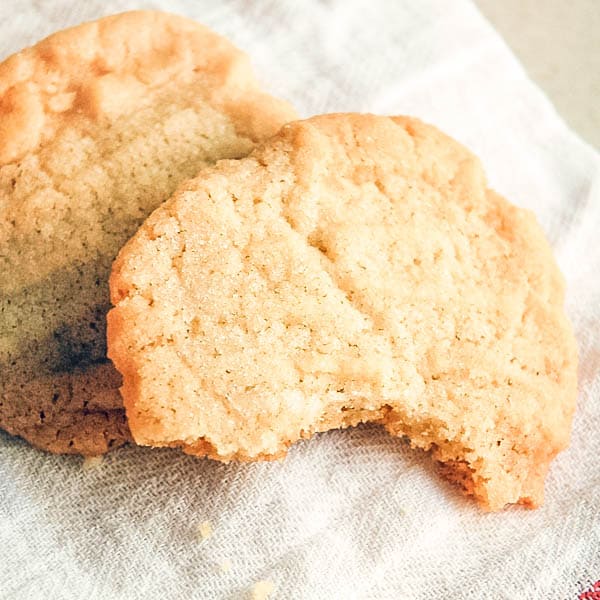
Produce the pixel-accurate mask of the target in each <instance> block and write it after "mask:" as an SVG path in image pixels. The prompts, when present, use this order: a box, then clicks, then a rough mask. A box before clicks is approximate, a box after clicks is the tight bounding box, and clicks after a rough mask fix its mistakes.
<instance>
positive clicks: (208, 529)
mask: <svg viewBox="0 0 600 600" xmlns="http://www.w3.org/2000/svg"><path fill="white" fill-rule="evenodd" d="M198 533H199V534H200V537H201V538H202V539H203V540H206V539H208V538H209V537H210V536H211V535H212V533H213V528H212V523H211V522H210V521H202V523H200V525H198Z"/></svg>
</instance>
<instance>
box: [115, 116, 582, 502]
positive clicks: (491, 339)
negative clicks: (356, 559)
mask: <svg viewBox="0 0 600 600" xmlns="http://www.w3.org/2000/svg"><path fill="white" fill-rule="evenodd" d="M110 288H111V299H112V302H113V304H114V305H115V308H113V309H112V310H111V312H110V313H109V316H108V346H109V356H110V357H111V358H112V359H113V361H114V363H115V365H116V367H117V369H118V370H119V371H120V372H121V373H122V374H123V381H124V383H123V387H122V388H121V391H122V394H123V397H124V400H125V406H126V409H127V416H128V421H129V425H130V427H131V431H132V433H133V436H134V438H135V440H136V441H137V442H138V443H139V444H144V445H150V446H180V447H182V448H183V449H184V450H185V451H186V452H189V453H191V454H198V455H208V456H210V457H212V458H216V459H220V460H230V459H241V460H257V459H262V458H273V457H279V456H282V455H283V454H284V453H285V451H286V450H287V448H288V447H289V446H290V444H292V443H293V442H294V441H296V440H298V439H299V438H306V437H309V436H311V435H312V434H313V433H315V432H318V431H325V430H328V429H332V428H339V427H348V426H352V425H356V424H358V423H361V422H366V421H371V422H375V423H380V424H382V425H384V426H385V427H386V428H387V429H388V431H389V432H391V433H392V434H393V435H398V436H405V437H406V438H408V439H409V440H410V443H411V444H412V445H413V446H414V447H418V448H422V449H424V450H429V451H431V453H432V455H433V457H434V458H435V459H436V460H437V461H439V462H440V463H441V464H442V465H443V468H442V470H443V472H444V474H445V475H446V476H447V477H449V478H450V479H451V480H453V481H455V482H457V483H458V484H459V485H460V486H461V487H462V488H463V489H464V490H465V492H467V493H468V494H472V495H474V496H475V497H476V498H477V499H478V500H479V502H480V503H481V504H482V505H483V506H484V507H486V508H488V509H490V510H497V509H500V508H502V507H503V506H504V505H506V504H508V503H522V504H525V505H529V506H537V505H539V504H540V503H541V502H542V500H543V487H544V477H545V475H546V472H547V469H548V465H549V463H550V461H551V460H552V458H553V457H554V456H555V455H556V454H557V452H559V451H560V450H562V449H563V448H565V447H566V446H567V444H568V440H569V435H570V426H571V418H572V414H573V409H574V403H575V396H576V362H577V356H576V347H575V342H574V338H573V334H572V331H571V327H570V325H569V323H568V321H567V319H566V317H565V314H564V311H563V295H564V292H563V280H562V277H561V275H560V273H559V271H558V268H557V266H556V263H555V261H554V259H553V257H552V253H551V249H550V247H549V245H548V243H547V242H546V240H545V238H544V235H543V233H542V231H541V229H540V227H539V226H538V224H537V222H536V220H535V217H534V216H533V214H532V213H531V212H529V211H527V210H523V209H519V208H516V207H514V206H512V205H511V204H509V203H508V202H507V201H506V200H504V199H503V198H501V197H500V196H499V195H498V194H496V193H494V192H493V191H492V190H490V189H488V187H487V185H486V180H485V176H484V173H483V170H482V167H481V165H480V163H479V161H478V159H477V158H476V157H475V156H473V155H472V154H471V153H470V152H469V151H468V150H467V149H465V148H464V147H463V146H461V145H460V144H458V143H457V142H455V141H454V140H452V139H450V138H449V137H447V136H446V135H444V134H442V133H441V132H439V131H438V130H436V129H435V128H433V127H431V126H428V125H425V124H423V123H421V122H419V121H418V120H415V119H411V118H405V117H393V118H388V117H377V116H371V115H356V114H354V115H353V114H341V115H326V116H320V117H314V118H312V119H308V120H306V121H300V122H294V123H291V124H288V125H286V126H284V127H283V129H282V130H281V131H280V133H279V134H278V135H277V136H275V137H273V138H271V139H270V140H268V141H267V142H265V143H264V144H263V145H261V146H260V147H259V148H257V149H256V150H255V151H254V152H253V153H252V154H251V155H250V156H249V157H247V158H245V159H243V160H241V161H237V162H236V161H222V162H220V163H219V164H218V165H217V166H216V167H213V168H210V169H207V170H205V171H203V172H202V173H201V174H200V176H199V177H197V178H196V179H193V180H191V181H190V182H188V183H186V184H185V185H184V186H182V188H180V189H179V191H178V192H177V193H176V194H175V195H174V196H173V197H172V198H171V199H170V200H169V201H167V202H166V203H165V204H164V205H163V206H161V207H160V208H159V209H157V210H156V211H155V212H154V213H153V214H152V215H151V217H150V218H149V219H148V220H147V221H146V222H145V224H144V225H143V226H142V227H141V229H140V230H139V231H138V232H137V233H136V235H135V236H134V237H133V238H132V239H131V240H130V241H129V242H128V244H127V245H126V246H125V247H124V248H123V249H122V250H121V252H120V254H119V256H118V258H117V260H116V262H115V264H114V266H113V272H112V275H111V279H110Z"/></svg>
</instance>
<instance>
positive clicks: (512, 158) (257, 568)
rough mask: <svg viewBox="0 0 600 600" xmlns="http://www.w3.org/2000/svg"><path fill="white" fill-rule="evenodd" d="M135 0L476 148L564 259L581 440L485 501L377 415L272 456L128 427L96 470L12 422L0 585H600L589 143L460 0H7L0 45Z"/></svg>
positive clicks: (495, 588) (289, 85) (339, 95)
mask: <svg viewBox="0 0 600 600" xmlns="http://www.w3.org/2000/svg"><path fill="white" fill-rule="evenodd" d="M140 7H143V8H161V9H165V10H169V11H171V12H176V13H179V14H182V15H187V16H190V17H193V18H195V19H197V20H199V21H201V22H203V23H205V24H207V25H209V26H210V27H212V28H213V29H215V30H217V31H218V32H220V33H222V34H224V35H226V36H228V37H229V38H231V39H232V40H233V41H234V42H235V43H236V44H237V45H238V46H240V47H241V48H243V49H244V50H246V51H247V52H248V53H249V54H250V55H251V57H252V59H253V62H254V64H255V67H256V69H257V71H258V73H259V76H260V78H261V79H262V81H263V82H264V84H265V87H266V88H267V89H268V90H270V91H272V92H273V93H275V94H276V95H278V96H283V97H286V98H287V99H288V100H290V101H292V102H293V103H294V104H295V105H296V107H297V108H298V110H299V111H300V113H301V114H302V115H304V116H309V115H311V114H315V113H322V112H331V111H372V112H376V113H387V114H390V113H395V114H413V115H416V116H419V117H421V118H423V119H425V120H426V121H429V122H431V123H433V124H435V125H437V126H439V127H440V128H442V129H443V130H445V131H447V132H448V133H449V134H451V135H453V136H454V137H456V138H457V139H459V140H460V141H462V142H464V143H465V144H466V145H467V146H469V147H470V148H471V149H472V150H473V151H474V152H475V153H476V154H478V155H479V156H480V157H481V158H482V161H483V163H484V165H485V167H486V170H487V173H488V176H489V180H490V182H491V185H492V186H493V187H495V188H496V189H497V190H498V191H499V192H501V193H502V194H504V195H506V196H507V197H508V198H509V199H511V200H512V201H513V202H515V203H516V204H519V205H521V206H526V207H528V208H531V209H533V210H534V211H535V212H536V214H537V216H538V218H539V220H540V222H541V224H542V226H543V228H544V229H545V231H546V233H547V234H548V236H549V239H550V241H551V242H552V245H553V246H554V249H555V251H556V255H557V257H558V261H559V263H560V266H561V268H562V269H563V271H564V273H565V276H566V280H567V285H568V296H567V310H568V313H569V315H570V317H571V319H572V321H573V324H574V327H575V330H576V335H577V338H578V341H579V346H580V360H581V368H580V394H579V399H578V408H577V413H576V416H575V422H574V433H573V440H572V444H571V447H570V448H569V449H568V450H567V451H566V452H563V453H562V454H561V455H560V456H559V457H558V459H557V460H556V461H555V462H554V464H553V466H552V468H551V471H550V475H549V477H548V480H547V485H546V503H545V505H544V506H543V507H542V508H540V509H539V510H536V511H528V510H526V509H523V508H511V509H509V510H507V511H505V512H503V513H498V514H485V513H483V512H482V511H481V510H480V509H479V508H478V507H477V506H476V505H475V503H474V502H472V501H469V500H467V499H465V498H464V497H463V496H461V495H460V494H459V493H458V492H457V491H456V490H455V489H454V488H452V487H451V486H450V485H448V484H447V483H445V482H444V481H443V480H441V479H440V478H439V477H438V476H437V474H436V471H435V468H434V467H433V465H432V464H431V461H430V459H429V457H428V456H427V455H426V454H424V453H420V452H415V451H411V450H410V448H408V447H407V445H406V444H405V443H403V442H402V441H401V440H398V439H393V438H391V437H389V436H388V435H386V434H385V433H384V432H383V431H381V430H380V429H378V428H377V427H373V426H365V427H359V428H356V429H353V430H347V431H334V432H329V433H326V434H322V435H319V436H316V437H315V438H314V439H312V440H310V441H307V442H301V443H299V444H296V445H295V446H294V447H293V448H292V450H291V451H290V453H289V456H288V457H287V459H286V460H284V461H282V462H274V463H263V464H243V465H238V464H229V465H224V464H220V463H216V462H213V461H210V460H207V459H202V460H199V459H194V458H191V457H186V456H184V455H182V454H180V453H179V452H176V451H168V450H150V449H143V448H134V447H129V448H124V449H121V450H118V451H115V452H113V453H111V454H109V455H108V456H106V457H105V459H104V460H103V461H102V462H101V464H99V465H95V466H93V468H88V469H84V468H82V460H81V459H80V458H78V457H64V456H50V455H48V454H44V453H42V452H39V451H37V450H34V449H32V448H31V447H29V446H28V445H27V444H25V443H24V442H22V441H19V440H18V439H15V438H12V437H10V436H8V435H6V434H3V433H2V434H0V598H11V599H13V598H27V599H29V598H33V599H35V598H43V599H45V600H52V599H70V598H85V599H87V600H96V599H98V600H99V599H127V600H135V599H138V598H139V599H144V600H151V599H164V598H174V599H180V598H181V599H189V598H201V599H204V598H207V599H212V598H217V599H221V598H223V599H227V600H233V599H237V598H250V597H251V590H252V587H253V585H254V584H255V582H257V581H260V580H268V581H271V582H272V583H273V585H274V591H273V594H272V596H271V598H277V599H340V600H342V599H343V600H347V599H354V598H356V599H363V598H374V599H387V598H389V599H398V598H408V599H416V600H420V599H422V600H425V599H427V600H430V599H431V598H458V599H465V600H466V599H477V600H480V599H485V598H490V599H494V600H497V599H504V598H505V599H510V600H518V599H524V600H525V599H532V598H535V599H576V598H578V597H579V596H580V595H581V597H582V598H586V597H588V596H585V594H589V598H591V597H592V596H591V594H593V593H596V592H595V591H594V590H595V589H600V588H598V587H597V585H598V584H596V588H595V587H594V584H595V582H596V581H597V580H599V579H600V458H599V457H600V433H599V431H598V423H599V422H600V244H599V243H598V233H597V231H598V228H599V227H600V158H599V156H598V154H597V153H596V152H595V151H594V150H593V149H591V148H590V147H589V146H587V145H585V144H584V143H583V142H581V141H580V140H579V139H578V138H577V137H576V136H575V135H574V134H573V133H572V132H570V131H569V130H568V129H567V128H566V127H565V125H564V124H563V122H562V121H561V120H560V118H559V117H558V116H557V115H556V113H555V111H554V109H553V108H552V106H551V105H550V103H549V102H548V100H547V99H546V98H545V97H544V96H543V95H542V93H541V92H540V91H539V90H538V89H537V88H536V87H535V86H534V85H533V84H532V83H531V82H530V81H529V80H528V79H527V77H526V75H525V74H524V72H523V69H522V68H521V66H520V65H519V64H518V63H517V61H516V60H515V59H514V57H513V56H512V55H511V53H510V52H509V50H508V49H507V48H506V46H505V45H504V43H503V42H502V41H501V39H500V38H499V37H498V35H497V34H496V33H495V32H494V30H493V29H492V28H491V27H490V25H488V24H487V23H486V22H485V21H484V20H483V18H482V17H481V16H480V15H479V13H478V12H477V11H476V9H475V8H474V6H473V5H472V4H471V3H470V2H468V1H466V0H453V1H452V2H448V1H447V0H437V1H436V0H419V2H413V1H411V0H396V1H394V2H391V1H390V2H387V1H385V0H379V1H376V0H370V1H368V2H361V1H359V0H329V1H322V2H319V1H317V0H307V1H304V2H295V1H294V0H287V1H273V2H267V1H264V2H246V1H244V0H238V1H233V0H228V1H224V2H210V1H209V0H169V1H166V0H156V1H153V2H145V3H143V4H142V5H140V3H139V2H133V1H128V0H108V1H103V0H88V1H86V2H77V1H75V0H54V1H53V2H42V1H41V0H21V1H20V2H18V3H17V2H10V1H9V2H4V3H1V4H0V54H1V55H2V56H6V55H8V54H9V53H11V52H13V51H16V50H18V49H20V48H21V47H23V46H25V45H28V44H30V43H33V42H35V41H36V40H38V39H40V38H42V37H44V36H45V35H47V34H49V33H51V32H52V31H55V30H57V29H61V28H64V27H65V26H68V25H73V24H76V23H79V22H81V21H84V20H89V19H93V18H96V17H99V16H102V15H104V14H109V13H113V12H119V11H122V10H126V9H130V8H140ZM540 51H543V49H541V50H540ZM0 293H1V290H0ZM203 521H209V522H210V523H211V525H212V530H213V533H212V535H211V536H209V537H207V538H206V539H202V537H201V536H199V534H198V528H199V526H200V524H201V523H202V522H203ZM205 529H206V528H205ZM228 563H229V565H230V568H229V569H228V568H227V567H228ZM586 590H587V591H586Z"/></svg>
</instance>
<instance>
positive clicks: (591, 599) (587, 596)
mask: <svg viewBox="0 0 600 600" xmlns="http://www.w3.org/2000/svg"><path fill="white" fill-rule="evenodd" d="M578 598H579V600H600V579H599V580H598V581H596V583H595V584H594V585H593V586H592V587H591V588H590V589H589V590H587V591H586V592H582V593H581V594H579V596H578Z"/></svg>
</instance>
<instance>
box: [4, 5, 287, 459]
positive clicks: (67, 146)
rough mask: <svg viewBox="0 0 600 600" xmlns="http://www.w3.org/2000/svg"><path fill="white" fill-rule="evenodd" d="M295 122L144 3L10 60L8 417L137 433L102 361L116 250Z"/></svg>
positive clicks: (27, 427)
mask: <svg viewBox="0 0 600 600" xmlns="http://www.w3.org/2000/svg"><path fill="white" fill-rule="evenodd" d="M293 117H294V111H293V110H292V109H291V107H290V106H288V105H287V104H286V103H285V102H282V101H279V100H277V99H275V98H272V97H270V96H268V95H267V94H265V93H263V92H261V90H260V89H259V87H258V84H257V83H256V82H255V80H254V77H253V75H252V70H251V68H250V65H249V61H248V59H247V57H246V56H245V55H244V54H243V53H242V52H240V51H239V50H237V49H236V48H235V47H234V46H232V45H231V44H230V43H229V42H228V41H227V40H225V39H224V38H222V37H220V36H218V35H217V34H215V33H213V32H211V31H210V30H208V29H207V28H205V27H203V26H202V25H199V24H197V23H195V22H193V21H190V20H188V19H184V18H181V17H176V16H174V15H168V14H165V13H159V12H152V11H140V12H132V13H124V14H121V15H116V16H112V17H107V18H104V19H100V20H99V21H95V22H92V23H86V24H83V25H80V26H78V27H75V28H72V29H68V30H65V31H62V32H59V33H57V34H54V35H52V36H50V37H49V38H47V39H45V40H43V41H41V42H40V43H38V44H37V45H35V46H33V47H31V48H28V49H25V50H23V51H22V52H19V53H18V54H15V55H13V56H11V57H9V58H8V59H6V60H5V61H4V62H3V63H2V64H0V292H1V293H0V317H1V318H0V373H1V380H0V426H1V427H3V428H4V429H6V430H7V431H9V432H10V433H12V434H16V435H20V436H22V437H24V438H26V439H27V440H29V441H30V442H31V443H32V444H34V445H36V446H38V447H41V448H44V449H47V450H51V451H54V452H76V453H83V454H98V453H101V452H104V451H106V450H107V449H108V448H109V447H112V446H116V445H119V444H121V443H123V442H124V441H125V440H128V439H130V435H129V430H128V427H127V423H126V419H125V414H124V410H123V404H122V400H121V397H120V395H119V392H118V388H119V386H120V385H121V378H120V376H119V374H118V372H117V371H116V370H115V369H114V367H113V366H112V365H111V363H110V362H109V361H108V360H107V358H106V341H105V334H106V330H105V320H106V312H107V310H108V308H109V306H110V303H109V292H108V276H109V273H110V268H111V264H112V261H113V260H114V258H115V256H116V254H117V252H118V250H119V248H120V247H121V246H122V245H123V243H125V241H126V240H127V239H128V238H129V237H130V236H131V235H132V234H133V233H134V232H135V231H136V229H137V227H138V226H139V225H140V224H141V223H142V222H143V220H144V219H145V218H146V217H147V216H148V214H150V212H151V211H152V210H153V209H155V208H156V207H157V206H158V205H159V204H160V203H161V202H163V201H164V200H165V199H167V198H168V197H169V196H170V195H171V194H172V193H173V191H174V190H175V189H176V187H177V185H178V184H179V183H181V182H182V181H183V180H185V179H187V178H189V177H192V176H194V175H196V174H197V173H198V171H199V170H200V169H201V168H203V167H205V166H207V165H211V164H214V163H215V162H216V161H217V160H218V159H220V158H237V157H242V156H245V155H247V154H248V153H249V152H250V151H251V150H252V149H253V148H254V146H255V144H256V142H258V141H261V140H262V139H264V138H266V137H268V136H270V135H272V134H273V133H275V132H276V131H277V130H278V129H279V128H280V127H281V125H282V124H283V123H285V122H286V121H288V120H290V119H291V118H293Z"/></svg>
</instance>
